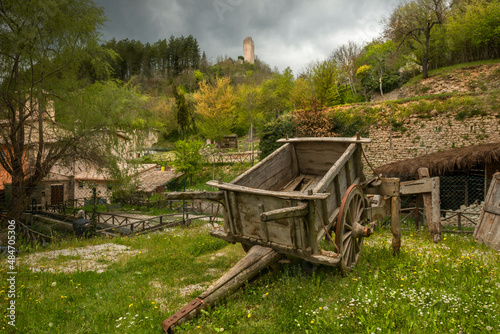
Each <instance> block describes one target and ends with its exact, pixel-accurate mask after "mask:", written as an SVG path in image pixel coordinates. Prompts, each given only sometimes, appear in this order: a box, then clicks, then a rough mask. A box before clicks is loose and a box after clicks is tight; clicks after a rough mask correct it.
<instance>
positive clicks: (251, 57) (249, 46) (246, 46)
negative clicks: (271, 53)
mask: <svg viewBox="0 0 500 334" xmlns="http://www.w3.org/2000/svg"><path fill="white" fill-rule="evenodd" d="M243 58H245V61H246V62H249V63H250V64H253V63H254V62H255V47H254V44H253V40H252V37H250V36H248V37H247V38H245V39H244V40H243Z"/></svg>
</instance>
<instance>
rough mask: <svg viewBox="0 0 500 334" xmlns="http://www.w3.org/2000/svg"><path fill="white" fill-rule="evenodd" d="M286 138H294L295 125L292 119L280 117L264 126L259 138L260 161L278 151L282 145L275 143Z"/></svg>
mask: <svg viewBox="0 0 500 334" xmlns="http://www.w3.org/2000/svg"><path fill="white" fill-rule="evenodd" d="M286 136H288V137H294V136H295V123H294V121H293V118H292V117H287V116H284V117H280V118H278V119H276V120H275V121H274V122H271V123H268V124H267V125H265V126H264V128H263V129H262V133H261V137H260V151H261V152H260V160H262V159H264V158H265V157H267V156H268V155H269V154H271V153H273V152H274V151H275V150H276V149H278V148H279V147H280V146H281V145H282V144H279V143H277V142H276V141H277V140H278V139H281V138H285V137H286Z"/></svg>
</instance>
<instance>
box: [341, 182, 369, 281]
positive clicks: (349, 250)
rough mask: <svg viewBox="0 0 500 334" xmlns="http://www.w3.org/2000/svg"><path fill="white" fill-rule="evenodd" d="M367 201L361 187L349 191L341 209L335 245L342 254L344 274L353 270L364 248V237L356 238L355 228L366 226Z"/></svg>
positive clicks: (353, 186)
mask: <svg viewBox="0 0 500 334" xmlns="http://www.w3.org/2000/svg"><path fill="white" fill-rule="evenodd" d="M365 208H366V201H365V198H364V195H363V191H362V190H361V187H360V186H359V185H351V186H350V187H349V189H347V191H346V193H345V195H344V197H343V199H342V204H341V207H340V212H339V216H338V219H337V223H336V229H335V244H336V245H337V247H338V248H339V250H340V253H341V254H342V261H341V263H340V269H341V271H342V272H343V273H345V272H348V271H350V270H352V268H353V267H354V266H355V265H356V263H357V262H358V258H359V253H360V252H361V248H362V246H363V237H356V236H355V234H354V226H355V225H356V226H358V224H359V225H366V224H367V222H366V217H365Z"/></svg>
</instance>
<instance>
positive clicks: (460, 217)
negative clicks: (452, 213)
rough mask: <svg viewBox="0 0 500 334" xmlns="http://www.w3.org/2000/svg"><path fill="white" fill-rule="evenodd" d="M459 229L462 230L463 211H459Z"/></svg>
mask: <svg viewBox="0 0 500 334" xmlns="http://www.w3.org/2000/svg"><path fill="white" fill-rule="evenodd" d="M458 230H459V231H462V213H461V212H459V213H458Z"/></svg>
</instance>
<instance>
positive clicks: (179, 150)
mask: <svg viewBox="0 0 500 334" xmlns="http://www.w3.org/2000/svg"><path fill="white" fill-rule="evenodd" d="M202 147H203V142H201V141H196V140H179V141H178V142H176V143H175V146H174V155H175V159H174V161H172V166H173V167H174V168H175V171H176V172H178V173H183V174H184V175H185V176H187V177H189V182H190V183H191V184H192V183H193V175H195V174H197V173H199V172H201V171H202V170H203V163H202V162H203V159H202V158H203V157H202V156H201V153H200V150H201V148H202Z"/></svg>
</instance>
